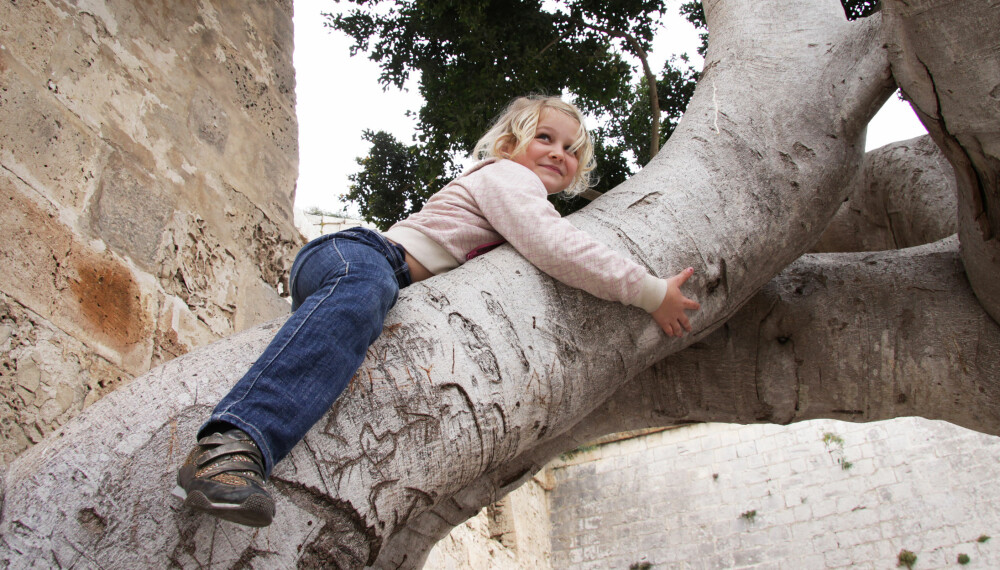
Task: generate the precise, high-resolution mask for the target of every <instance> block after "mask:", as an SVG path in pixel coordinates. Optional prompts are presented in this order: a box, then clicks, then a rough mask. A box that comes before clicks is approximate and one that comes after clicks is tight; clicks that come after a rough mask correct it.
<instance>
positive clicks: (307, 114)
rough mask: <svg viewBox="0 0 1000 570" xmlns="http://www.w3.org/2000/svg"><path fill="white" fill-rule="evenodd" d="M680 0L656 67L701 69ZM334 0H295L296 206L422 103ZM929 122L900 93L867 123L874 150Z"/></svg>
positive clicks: (326, 205) (321, 201) (409, 124)
mask: <svg viewBox="0 0 1000 570" xmlns="http://www.w3.org/2000/svg"><path fill="white" fill-rule="evenodd" d="M681 3H682V1H681V0H670V1H669V2H668V5H669V6H670V7H671V9H672V12H673V13H671V14H668V15H667V18H666V19H665V23H666V28H665V29H667V30H670V33H669V34H666V33H661V34H660V35H659V36H660V37H658V38H657V41H656V42H655V43H654V45H653V49H652V51H651V60H652V61H651V67H652V69H654V70H660V69H662V68H663V62H664V61H665V60H666V59H667V58H668V57H670V56H671V55H672V54H675V53H676V54H680V53H682V52H687V53H688V55H690V56H692V58H693V61H692V64H694V65H695V66H696V67H699V68H700V67H701V61H700V58H698V55H697V53H695V46H696V45H697V42H698V39H697V32H696V31H695V29H694V27H693V26H692V25H691V24H689V23H688V22H687V21H686V20H684V19H683V18H682V17H680V15H679V14H677V13H676V10H677V7H678V6H680V4H681ZM349 6H350V4H349V3H347V2H342V3H336V2H334V1H333V0H294V10H295V15H294V26H295V52H294V63H295V76H296V87H295V96H296V101H297V102H296V113H297V115H298V121H299V179H298V187H297V189H296V200H295V205H296V206H297V207H299V208H302V209H308V208H311V207H318V208H320V209H323V210H328V211H338V210H340V209H341V208H342V206H341V204H340V201H339V200H338V197H339V196H340V195H341V194H343V193H344V192H346V190H347V188H348V185H349V184H350V182H349V181H348V180H347V176H348V175H350V174H351V173H354V172H356V171H357V170H358V165H357V163H356V162H355V158H357V157H359V156H364V155H365V154H367V151H368V146H367V143H365V142H364V141H362V140H361V132H362V131H363V130H364V129H372V130H384V131H387V132H390V133H392V134H393V135H395V136H396V138H398V139H399V140H401V141H403V142H406V143H409V142H411V137H412V135H413V128H414V124H415V119H413V118H411V117H407V116H406V114H405V113H406V110H407V109H410V110H413V111H416V110H417V109H419V108H420V97H419V95H418V94H417V90H416V86H415V85H413V86H411V87H412V88H411V89H410V91H409V92H401V91H399V90H397V89H395V88H390V89H389V90H388V91H383V90H382V88H381V87H380V86H379V84H378V74H379V70H378V66H377V65H376V64H375V63H373V62H371V61H369V60H368V59H367V58H366V57H365V56H363V55H359V56H356V57H350V55H349V47H350V42H349V41H348V39H347V37H346V36H345V35H344V34H342V33H340V32H335V31H332V30H330V29H329V28H325V27H324V26H323V22H324V20H325V19H324V18H323V17H322V16H321V13H322V12H324V11H327V12H335V11H337V10H340V9H343V8H346V7H349ZM924 132H925V131H924V128H923V126H922V125H920V123H919V121H917V119H916V117H915V116H914V115H913V111H912V110H911V109H910V108H909V106H908V105H907V104H905V103H903V102H901V101H899V99H898V98H897V97H892V98H890V100H889V102H888V103H887V104H886V107H884V108H883V109H882V112H880V113H879V115H878V116H876V117H875V119H874V120H873V121H872V123H871V124H870V125H869V128H868V145H867V146H868V148H869V149H871V148H877V147H879V146H882V145H884V144H887V143H890V142H893V141H897V140H903V139H908V138H912V137H915V136H918V135H920V134H923V133H924Z"/></svg>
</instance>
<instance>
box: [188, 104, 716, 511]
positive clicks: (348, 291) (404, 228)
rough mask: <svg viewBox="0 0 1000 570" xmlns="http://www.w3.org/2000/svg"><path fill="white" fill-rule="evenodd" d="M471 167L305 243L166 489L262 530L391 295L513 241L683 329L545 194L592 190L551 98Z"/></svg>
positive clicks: (655, 281) (579, 128) (575, 278)
mask: <svg viewBox="0 0 1000 570" xmlns="http://www.w3.org/2000/svg"><path fill="white" fill-rule="evenodd" d="M475 156H476V157H477V158H479V159H481V161H480V162H479V163H478V164H476V165H475V166H473V167H472V168H470V169H469V170H468V171H466V172H465V173H463V174H462V175H461V176H460V177H458V178H457V179H455V180H454V181H452V182H451V183H450V184H448V186H446V187H445V188H443V189H442V190H441V191H440V192H438V193H437V194H435V195H434V196H433V197H431V199H430V200H428V201H427V203H426V204H425V205H424V207H423V209H422V210H421V211H420V212H418V213H416V214H414V215H412V216H410V217H409V218H407V219H405V220H403V221H401V222H399V223H397V224H395V225H394V226H392V227H391V228H389V230H388V231H387V232H385V233H384V234H380V233H378V232H375V231H372V230H368V229H364V228H352V229H349V230H346V231H342V232H339V233H336V234H331V235H325V236H322V237H320V238H317V239H315V240H313V241H312V242H310V243H309V244H307V245H306V246H305V247H303V248H302V250H301V251H300V252H299V254H298V256H297V257H296V259H295V263H294V264H293V265H292V271H291V277H290V287H291V293H292V315H291V316H290V317H289V318H288V320H287V321H286V322H285V324H284V326H282V328H281V330H279V331H278V334H277V335H276V336H275V337H274V339H273V340H272V341H271V344H270V345H269V346H268V347H267V349H266V350H265V351H264V354H263V355H261V357H260V358H259V359H258V360H257V361H256V362H255V363H254V364H253V366H252V367H251V368H250V370H249V371H248V372H247V373H246V375H245V376H243V378H241V379H240V380H239V382H237V383H236V385H235V386H234V387H233V389H232V390H231V391H230V392H229V394H228V395H226V397H224V398H223V399H222V401H221V402H219V404H218V405H217V406H216V408H215V410H214V411H213V412H212V415H211V417H210V418H209V420H208V421H207V422H206V423H205V425H204V426H202V428H201V430H200V431H199V433H198V437H199V438H200V439H199V440H198V443H197V445H196V446H195V448H194V449H193V450H192V451H191V453H190V455H188V458H187V460H186V461H185V463H184V465H183V466H182V467H181V469H180V471H179V473H178V475H177V483H178V488H177V489H176V490H175V494H177V495H178V496H179V497H181V498H183V499H185V501H184V502H185V504H186V505H188V506H189V507H191V508H194V509H197V510H201V511H205V512H207V513H209V514H212V515H215V516H217V517H219V518H222V519H226V520H230V521H233V522H237V523H241V524H245V525H250V526H266V525H268V524H270V523H271V518H272V517H273V515H274V501H273V500H272V499H271V496H270V494H269V493H268V491H267V489H265V487H264V481H265V480H266V479H267V477H268V475H269V474H270V472H271V469H272V468H273V467H274V465H275V463H277V462H278V461H280V460H281V459H282V458H283V457H285V455H287V454H288V452H289V451H291V449H292V447H293V446H295V444H296V443H298V441H299V440H300V439H302V437H303V436H305V434H306V432H307V431H308V430H309V428H311V427H312V425H313V424H314V423H315V422H317V421H318V420H319V419H320V418H321V417H322V415H323V414H324V413H326V412H327V410H329V409H330V407H331V406H332V405H333V402H334V401H335V400H336V398H337V397H338V396H339V395H340V393H341V392H343V391H344V388H346V387H347V384H348V382H349V381H350V379H351V377H352V376H353V375H354V373H355V372H356V371H357V369H358V367H359V366H361V363H362V361H363V360H364V357H365V353H366V351H367V349H368V347H369V345H371V344H372V343H373V342H375V339H376V338H378V336H379V334H380V333H381V331H382V324H383V322H384V320H385V317H386V314H387V313H388V311H389V309H390V308H391V307H392V306H393V305H394V304H395V302H396V299H397V296H398V294H399V290H400V289H401V288H403V287H406V286H407V285H409V284H410V283H412V282H415V281H420V280H423V279H426V278H428V277H431V276H432V275H437V274H439V273H443V272H445V271H448V270H449V269H452V268H454V267H457V266H458V265H460V264H462V263H464V262H465V261H467V260H468V259H471V258H472V257H474V256H476V255H479V254H480V253H482V252H483V251H485V250H488V249H491V248H492V247H495V246H497V245H499V244H500V243H503V242H504V241H506V242H509V243H510V244H511V245H513V246H514V248H515V249H517V251H518V252H520V253H521V255H523V256H524V257H525V258H526V259H527V260H528V261H530V262H531V263H532V264H534V265H535V266H537V267H538V268H539V269H541V270H542V271H544V272H545V273H547V274H549V275H551V276H552V277H554V278H555V279H558V280H559V281H562V282H563V283H566V284H568V285H570V286H573V287H577V288H580V289H583V290H585V291H587V292H589V293H591V294H593V295H595V296H597V297H600V298H601V299H607V300H610V301H619V302H621V303H624V304H628V305H635V306H638V307H641V308H642V309H644V310H645V311H646V312H648V313H650V314H651V315H652V317H653V319H655V320H656V322H657V324H659V325H660V327H661V328H662V329H663V331H664V332H665V333H666V334H668V335H670V336H681V335H682V334H684V331H690V330H691V326H690V324H689V322H688V318H687V315H686V314H685V312H684V311H685V310H694V309H698V308H699V304H698V303H697V302H695V301H693V300H691V299H688V298H686V297H685V296H684V295H682V294H681V292H680V286H681V285H682V284H683V283H684V282H685V281H687V279H688V278H689V277H690V276H691V275H692V274H693V272H694V270H693V269H691V268H687V269H685V270H684V271H682V272H681V273H679V274H677V275H675V276H673V277H671V278H669V279H666V280H664V279H660V278H657V277H655V276H653V275H650V274H649V273H648V272H647V271H646V270H645V268H643V267H642V266H641V265H638V264H636V263H635V262H633V261H631V260H629V259H626V258H624V257H622V256H620V255H619V254H617V253H615V252H613V251H612V250H611V249H609V248H608V247H606V246H604V245H603V244H601V243H598V242H596V241H594V240H593V239H592V238H591V237H590V236H589V235H588V234H586V233H584V232H582V231H580V230H578V229H576V228H575V227H574V226H573V225H572V224H570V223H569V222H568V221H566V220H564V219H562V218H561V217H560V216H559V214H558V213H557V212H556V210H555V208H553V206H552V205H551V204H550V203H549V201H548V200H547V199H546V196H547V195H548V194H554V193H556V192H568V193H579V192H581V191H583V190H584V189H585V188H587V187H588V185H589V183H590V173H591V171H592V170H593V168H594V165H593V160H594V152H593V146H592V143H591V141H590V138H589V135H588V133H587V130H586V129H585V128H584V126H583V116H582V115H581V113H580V111H579V110H578V109H577V108H576V107H574V106H573V105H570V104H568V103H565V102H563V101H561V100H560V99H558V98H555V97H523V98H519V99H517V100H515V101H514V102H513V103H511V104H510V106H509V107H508V108H507V110H506V111H505V112H504V113H503V114H502V115H501V116H500V118H499V119H498V120H497V122H496V123H495V124H494V126H493V127H492V128H491V129H490V130H489V132H487V133H486V135H484V136H483V138H482V139H481V140H480V141H479V143H478V144H477V145H476V150H475Z"/></svg>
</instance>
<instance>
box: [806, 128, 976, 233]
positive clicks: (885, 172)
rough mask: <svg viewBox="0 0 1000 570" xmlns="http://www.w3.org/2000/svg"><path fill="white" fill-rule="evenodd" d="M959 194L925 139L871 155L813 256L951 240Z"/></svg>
mask: <svg viewBox="0 0 1000 570" xmlns="http://www.w3.org/2000/svg"><path fill="white" fill-rule="evenodd" d="M955 193H956V189H955V174H954V172H953V171H952V169H951V164H949V163H948V159H947V158H945V156H944V154H942V153H941V150H940V149H939V148H938V147H937V146H936V145H935V144H934V141H932V140H931V138H930V137H929V136H927V135H924V136H921V137H917V138H914V139H910V140H908V141H900V142H897V143H892V144H888V145H886V146H883V147H882V148H878V149H875V150H873V151H870V152H868V153H866V154H865V163H864V168H863V169H862V171H861V173H860V174H859V175H858V176H856V177H855V178H854V179H853V180H851V188H850V197H849V198H848V199H847V201H846V202H844V205H843V206H841V207H840V209H839V210H838V211H837V214H836V215H835V216H834V217H833V220H831V221H830V225H829V226H827V228H826V230H825V231H824V232H823V235H822V237H820V239H819V241H818V242H817V243H816V245H815V246H813V252H847V251H883V250H889V249H902V248H906V247H913V246H917V245H923V244H925V243H930V242H933V241H937V240H939V239H943V238H945V237H948V236H950V235H952V234H954V233H955V232H956V231H957V229H958V223H957V221H956V215H955V213H956V212H957V210H958V205H957V198H956V196H955Z"/></svg>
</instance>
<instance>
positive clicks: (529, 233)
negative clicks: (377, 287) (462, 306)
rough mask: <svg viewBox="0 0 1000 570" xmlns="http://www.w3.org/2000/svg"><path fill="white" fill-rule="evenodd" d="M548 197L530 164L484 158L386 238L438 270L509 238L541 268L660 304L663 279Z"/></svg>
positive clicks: (615, 295)
mask: <svg viewBox="0 0 1000 570" xmlns="http://www.w3.org/2000/svg"><path fill="white" fill-rule="evenodd" d="M546 197H547V192H546V190H545V186H543V185H542V181H541V180H540V179H539V178H538V176H536V175H535V174H534V173H533V172H531V171H530V170H528V169H527V168H525V167H524V166H522V165H520V164H518V163H516V162H513V161H510V160H496V159H489V160H484V161H482V162H480V163H479V164H476V165H475V166H473V167H472V168H470V169H469V170H467V171H466V172H464V173H463V174H462V175H461V176H459V177H458V178H456V179H455V180H453V181H452V182H451V183H449V184H448V185H447V186H445V187H444V188H442V189H441V191H440V192H438V193H436V194H434V196H432V197H431V199H430V200H428V201H427V203H426V204H424V207H423V208H422V209H421V210H420V211H419V212H417V213H415V214H413V215H411V216H410V217H408V218H406V219H405V220H403V221H401V222H398V223H396V224H394V225H393V226H392V227H391V228H389V230H388V231H387V232H385V236H386V237H387V238H389V239H391V240H392V241H394V242H396V243H398V244H400V245H402V246H403V248H405V249H406V251H407V252H408V253H409V254H410V255H412V256H413V257H414V258H415V259H416V260H417V261H419V262H420V263H421V264H422V265H423V266H424V267H426V268H427V270H428V271H430V272H431V273H433V274H438V273H442V272H444V271H447V270H449V269H453V268H455V267H457V266H458V265H460V264H462V263H464V262H465V260H466V256H467V255H468V253H469V252H470V251H472V250H473V249H475V248H477V247H479V246H482V245H484V244H487V243H490V242H496V241H499V240H506V241H507V242H509V243H510V244H511V245H513V246H514V248H515V249H516V250H517V251H518V252H519V253H520V254H521V255H523V256H524V257H525V259H527V260H528V261H529V262H531V263H532V264H533V265H534V266H535V267H537V268H538V269H540V270H542V271H544V272H545V273H547V274H548V275H550V276H552V277H554V278H555V279H558V280H559V281H561V282H563V283H565V284H567V285H569V286H571V287H576V288H578V289H583V290H584V291H587V292H588V293H590V294H592V295H594V296H595V297H599V298H601V299H606V300H609V301H618V302H621V303H623V304H626V305H635V306H637V307H641V308H642V309H644V310H645V311H646V312H653V311H654V310H655V309H656V308H657V307H659V306H660V303H661V302H662V301H663V297H664V296H665V295H666V293H667V282H666V281H665V280H663V279H659V278H657V277H654V276H652V275H650V274H649V272H648V271H646V268H645V267H643V266H641V265H639V264H637V263H635V262H633V261H632V260H630V259H627V258H625V257H623V256H622V255H620V254H618V253H616V252H614V251H612V250H611V249H610V248H608V247H607V246H605V245H604V244H602V243H600V242H598V241H595V240H594V238H592V237H590V235H589V234H587V233H584V232H583V231H581V230H579V229H577V228H576V227H575V226H573V224H571V223H570V222H569V221H568V220H566V219H564V218H562V217H561V216H560V215H559V212H557V211H556V209H555V208H554V207H553V206H552V204H551V203H550V202H549V201H548V200H547V199H546Z"/></svg>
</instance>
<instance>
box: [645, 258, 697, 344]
mask: <svg viewBox="0 0 1000 570" xmlns="http://www.w3.org/2000/svg"><path fill="white" fill-rule="evenodd" d="M692 275H694V268H692V267H688V268H687V269H685V270H684V271H681V272H680V273H678V274H677V275H674V276H673V277H671V278H669V279H667V294H666V296H665V297H663V302H661V303H660V306H659V307H658V308H657V309H656V310H655V311H653V312H652V313H650V314H651V315H653V320H655V321H656V324H658V325H660V328H661V329H663V332H665V333H667V336H677V337H679V336H683V335H684V331H688V332H690V331H691V322H690V321H688V316H687V314H685V313H684V311H685V310H691V311H694V310H697V309H700V308H701V304H699V303H698V302H697V301H693V300H691V299H688V298H687V297H685V296H684V294H683V293H681V285H683V284H684V282H685V281H687V280H688V278H690V277H691V276H692Z"/></svg>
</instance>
